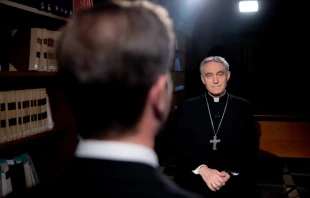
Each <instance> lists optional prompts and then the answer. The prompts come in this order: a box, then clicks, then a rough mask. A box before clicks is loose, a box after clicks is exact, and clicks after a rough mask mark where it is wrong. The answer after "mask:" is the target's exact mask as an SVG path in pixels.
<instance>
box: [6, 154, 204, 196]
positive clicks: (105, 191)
mask: <svg viewBox="0 0 310 198" xmlns="http://www.w3.org/2000/svg"><path fill="white" fill-rule="evenodd" d="M26 195H29V197H60V196H61V197H104V198H109V197H111V198H112V197H113V198H118V197H135V198H139V197H145V198H146V197H150V198H153V197H154V198H155V197H158V198H165V197H169V198H171V197H172V198H173V197H193V198H195V197H198V196H196V195H194V194H191V193H189V192H186V191H184V190H182V189H181V188H179V187H178V186H177V185H175V184H174V183H173V182H172V181H170V180H169V179H167V178H166V177H165V176H164V175H163V174H162V173H161V172H160V171H159V170H157V169H155V168H154V167H151V166H149V165H146V164H142V163H135V162H121V161H112V160H98V159H85V158H75V159H74V160H73V162H72V164H71V165H70V166H68V167H67V169H66V170H65V171H63V173H61V174H60V175H59V176H58V177H56V178H55V179H53V180H52V181H50V182H48V183H44V184H41V185H38V186H36V187H34V188H32V189H29V190H27V191H26V192H15V193H12V194H11V195H10V197H19V196H20V197H25V196H26Z"/></svg>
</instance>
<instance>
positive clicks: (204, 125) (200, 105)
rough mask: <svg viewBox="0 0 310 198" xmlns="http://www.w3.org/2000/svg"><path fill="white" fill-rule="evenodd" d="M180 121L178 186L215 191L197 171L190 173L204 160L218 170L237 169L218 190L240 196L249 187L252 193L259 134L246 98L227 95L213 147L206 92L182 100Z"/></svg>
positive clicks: (203, 162) (212, 133)
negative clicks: (213, 148)
mask: <svg viewBox="0 0 310 198" xmlns="http://www.w3.org/2000/svg"><path fill="white" fill-rule="evenodd" d="M207 96H208V95H207ZM226 99H227V98H226ZM226 99H224V101H225V102H224V104H223V107H222V109H224V106H225V104H226ZM179 123H180V126H179V130H178V135H177V136H178V148H177V153H178V165H177V167H178V171H177V174H176V177H175V181H176V182H177V183H178V184H179V185H180V186H182V187H184V188H188V189H190V190H193V191H197V192H198V191H199V192H201V193H202V194H206V195H212V194H215V193H213V192H211V191H210V190H209V189H208V187H207V186H206V184H205V182H204V181H203V179H202V178H201V176H200V175H195V174H194V173H192V170H194V169H196V168H197V167H198V166H199V165H202V164H206V165H207V166H208V167H210V168H214V169H217V170H218V171H223V170H225V169H227V170H231V171H235V172H239V173H240V174H239V176H237V177H231V179H230V180H229V181H228V182H227V184H226V185H225V187H223V188H222V189H221V193H223V194H226V195H230V196H232V195H234V196H239V195H240V193H241V192H242V191H249V194H248V193H247V195H251V193H254V191H255V190H257V188H256V186H255V170H256V168H255V162H256V161H255V160H256V155H257V153H258V137H257V132H256V129H255V125H254V120H253V114H252V107H251V105H250V103H249V102H248V101H246V100H244V99H241V98H239V97H236V96H233V95H231V94H230V95H229V98H228V105H227V109H226V113H225V115H224V118H223V121H222V124H221V128H220V130H219V132H218V134H217V137H218V138H219V139H221V142H220V143H219V144H218V145H217V147H218V148H217V150H216V151H214V150H212V146H213V144H211V143H210V142H209V141H210V140H211V139H213V135H214V132H213V129H212V125H211V120H210V117H209V113H208V106H207V103H206V98H205V95H201V96H199V97H196V98H193V99H190V100H188V101H186V102H185V104H184V106H183V108H182V112H181V115H180V122H179ZM225 191H226V192H225ZM219 192H220V191H219ZM219 192H216V194H217V195H218V194H220V193H219ZM255 193H256V192H255ZM224 197H225V196H224Z"/></svg>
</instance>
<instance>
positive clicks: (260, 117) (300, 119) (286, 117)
mask: <svg viewBox="0 0 310 198" xmlns="http://www.w3.org/2000/svg"><path fill="white" fill-rule="evenodd" d="M254 118H255V119H256V120H257V121H291V122H309V121H310V117H308V116H298V115H263V114H254Z"/></svg>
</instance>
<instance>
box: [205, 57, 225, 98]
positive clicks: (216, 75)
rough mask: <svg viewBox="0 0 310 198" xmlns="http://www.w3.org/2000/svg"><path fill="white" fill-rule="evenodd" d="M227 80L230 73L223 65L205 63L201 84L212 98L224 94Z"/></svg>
mask: <svg viewBox="0 0 310 198" xmlns="http://www.w3.org/2000/svg"><path fill="white" fill-rule="evenodd" d="M229 78H230V72H229V71H227V69H226V67H225V65H223V64H222V63H218V62H214V61H212V62H208V63H206V64H205V65H204V68H203V73H202V74H201V80H202V82H203V84H204V85H205V86H206V88H207V90H208V91H209V92H210V94H212V95H213V96H221V95H222V94H223V93H225V89H226V86H227V81H228V80H229Z"/></svg>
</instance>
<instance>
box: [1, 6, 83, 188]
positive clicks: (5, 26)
mask: <svg viewBox="0 0 310 198" xmlns="http://www.w3.org/2000/svg"><path fill="white" fill-rule="evenodd" d="M0 18H1V19H3V20H1V22H0V43H1V45H0V64H1V70H2V71H0V85H1V87H0V91H9V90H22V89H35V88H46V91H47V94H48V97H49V103H50V108H51V114H52V120H53V122H54V128H53V129H51V130H48V131H45V132H40V133H38V134H34V135H31V136H26V137H23V138H20V139H14V140H11V141H8V142H2V143H0V158H2V159H12V158H14V157H15V156H17V155H20V154H22V153H28V154H29V155H30V156H31V158H32V160H33V162H34V165H35V167H36V169H37V172H38V176H39V179H40V181H42V182H43V181H46V180H49V179H51V178H52V177H54V176H56V175H57V174H58V173H59V172H60V171H61V170H62V169H63V168H64V167H65V166H66V165H67V164H68V163H69V162H70V161H71V159H72V157H74V152H75V148H76V145H77V131H76V125H75V121H74V118H73V116H72V114H71V111H70V109H69V106H68V104H67V103H66V101H65V98H64V95H63V92H62V89H61V86H62V85H61V83H60V82H59V81H58V78H57V76H58V74H57V72H36V71H29V72H27V71H8V70H9V67H8V66H9V63H11V60H12V57H13V56H11V54H10V53H11V48H13V47H12V46H13V45H12V42H13V41H12V30H14V29H28V28H29V29H30V28H34V27H36V28H45V29H49V30H58V29H60V28H61V27H63V25H65V24H66V23H67V21H68V20H70V19H68V18H65V17H60V16H57V15H54V14H52V13H47V12H44V11H40V10H38V9H36V8H33V7H29V6H26V5H22V4H19V3H16V2H13V1H8V0H0ZM16 57H17V58H19V57H18V56H16ZM22 64H23V62H22ZM24 64H26V65H28V64H29V63H27V62H25V63H24ZM16 68H17V67H16ZM17 69H18V68H17ZM0 102H1V103H5V102H3V101H0ZM5 119H6V120H7V118H5ZM1 130H2V128H1Z"/></svg>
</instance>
